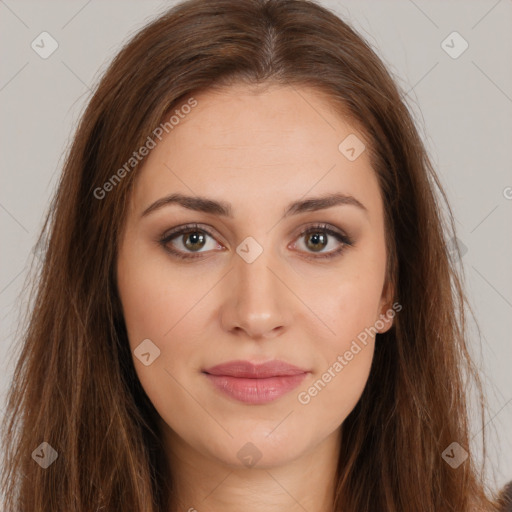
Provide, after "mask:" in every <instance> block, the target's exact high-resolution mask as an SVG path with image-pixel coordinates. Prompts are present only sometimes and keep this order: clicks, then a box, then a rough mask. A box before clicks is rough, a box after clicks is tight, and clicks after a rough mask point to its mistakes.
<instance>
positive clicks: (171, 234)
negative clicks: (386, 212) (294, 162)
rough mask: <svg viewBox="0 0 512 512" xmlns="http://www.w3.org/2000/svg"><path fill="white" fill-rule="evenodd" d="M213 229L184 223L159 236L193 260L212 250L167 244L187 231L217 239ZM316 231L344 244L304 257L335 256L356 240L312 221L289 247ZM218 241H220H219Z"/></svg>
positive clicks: (160, 240) (197, 224)
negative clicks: (197, 249)
mask: <svg viewBox="0 0 512 512" xmlns="http://www.w3.org/2000/svg"><path fill="white" fill-rule="evenodd" d="M211 229H212V228H211V226H207V225H204V224H199V223H190V224H184V225H181V226H177V227H175V228H172V229H170V230H167V231H166V232H164V234H163V235H161V236H160V237H159V238H158V242H159V243H160V244H161V245H162V246H163V247H164V249H165V250H166V251H168V252H169V253H171V254H172V255H174V256H177V257H178V258H181V259H184V260H192V259H196V258H201V257H203V256H201V255H202V254H208V253H210V252H212V251H203V252H196V253H194V252H184V251H181V250H177V249H170V248H169V247H168V246H167V244H168V243H169V242H170V241H171V240H172V239H173V238H176V237H178V236H179V235H184V234H186V233H189V232H195V231H198V232H202V233H205V234H206V235H207V236H209V237H211V238H213V239H214V240H216V237H215V236H214V235H213V234H212V233H211V231H210V230H211ZM316 231H321V232H324V233H326V234H327V235H328V236H331V237H334V238H336V239H337V240H338V242H339V243H340V244H342V246H341V248H339V249H336V250H331V251H329V252H325V253H322V252H319V253H314V252H305V251H299V252H300V253H301V254H303V253H304V255H303V257H305V258H306V259H313V260H321V259H328V258H334V257H336V256H338V255H340V254H341V253H342V252H344V250H345V249H346V247H347V246H353V245H354V240H353V239H352V237H351V236H349V235H348V234H347V233H346V232H344V231H343V230H341V229H339V228H337V227H336V226H334V225H331V224H328V223H325V222H316V223H311V224H310V225H308V226H306V227H302V228H300V230H298V233H297V234H296V235H294V241H293V242H292V243H291V244H289V245H288V246H287V247H289V246H290V245H293V246H295V244H296V243H297V239H299V238H301V237H303V236H305V235H307V234H309V233H314V232H316ZM221 238H222V237H221ZM216 241H217V240H216ZM217 243H219V242H218V241H217Z"/></svg>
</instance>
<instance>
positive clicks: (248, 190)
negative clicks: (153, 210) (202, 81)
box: [134, 84, 379, 210]
mask: <svg viewBox="0 0 512 512" xmlns="http://www.w3.org/2000/svg"><path fill="white" fill-rule="evenodd" d="M193 97H194V99H195V100H196V102H197V105H196V106H194V108H193V109H187V110H186V111H187V112H188V113H186V114H185V113H184V111H181V112H180V107H179V106H178V107H176V109H175V110H178V113H180V114H181V115H179V117H175V120H178V122H176V123H175V124H174V125H173V127H172V129H170V131H169V133H167V134H164V136H163V139H162V141H160V142H158V144H157V146H156V148H154V149H153V150H151V152H150V154H149V155H148V157H147V159H146V161H145V163H144V166H143V168H142V171H141V175H140V176H139V177H138V178H137V185H136V187H135V193H134V200H135V202H136V203H140V207H143V206H144V205H147V203H148V202H149V201H151V200H156V199H158V197H160V196H162V195H164V194H165V193H170V192H173V191H176V190H178V189H179V191H183V192H185V193H191V192H193V193H195V194H198V195H205V196H209V197H216V198H218V199H229V200H230V201H231V202H233V203H234V204H235V210H236V202H237V200H238V202H239V206H240V207H241V208H242V207H243V206H244V204H245V203H246V202H247V201H249V202H250V201H252V200H255V201H256V200H257V201H260V203H261V204H268V205H269V206H271V205H275V204H276V201H279V203H281V202H283V203H284V202H286V203H288V202H289V201H288V200H293V199H297V198H298V197H300V196H304V195H305V194H307V193H308V191H309V190H311V193H312V194H313V193H315V194H320V193H326V192H334V191H340V192H343V193H350V194H353V195H359V196H361V197H366V199H367V201H370V202H371V201H373V202H375V200H376V197H375V195H379V189H378V184H377V181H376V177H375V173H374V171H373V169H372V168H371V165H370V160H369V155H368V151H362V153H361V154H360V156H358V157H357V158H356V159H355V160H350V159H349V158H347V156H346V154H344V153H343V150H344V146H343V144H342V146H341V149H340V143H343V141H345V140H349V141H356V145H357V144H358V143H359V144H360V147H356V149H357V150H358V151H359V150H360V148H361V147H363V146H362V144H363V143H365V144H367V142H366V141H365V135H364V134H363V133H361V131H360V130H358V129H356V127H355V125H354V124H352V123H350V122H349V121H348V120H347V118H345V117H343V116H341V115H340V114H339V113H338V112H337V111H336V110H335V109H334V106H333V104H332V103H331V102H330V101H329V100H328V99H327V97H326V96H325V95H323V94H321V93H320V92H318V91H316V90H314V89H310V88H305V87H297V86H271V87H265V88H254V87H249V86H247V85H241V84H240V85H235V86H229V87H225V88H221V89H216V90H207V91H203V92H201V93H199V94H196V95H194V96H193ZM170 114H172V113H170ZM347 138H348V139H347ZM357 141H359V142H357ZM352 145H353V144H352ZM280 198H282V199H280Z"/></svg>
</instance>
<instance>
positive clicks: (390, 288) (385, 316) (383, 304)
mask: <svg viewBox="0 0 512 512" xmlns="http://www.w3.org/2000/svg"><path fill="white" fill-rule="evenodd" d="M394 296H395V287H394V284H393V283H392V282H391V281H390V280H389V279H386V282H385V283H384V286H383V289H382V296H381V299H380V302H379V316H378V317H377V318H376V320H375V327H376V329H377V332H378V333H379V334H383V333H385V332H386V331H389V329H391V327H392V325H393V318H394V317H395V314H396V311H400V310H401V309H402V306H401V305H400V304H398V303H396V304H393V298H394ZM396 306H397V307H396Z"/></svg>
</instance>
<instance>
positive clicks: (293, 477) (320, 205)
mask: <svg viewBox="0 0 512 512" xmlns="http://www.w3.org/2000/svg"><path fill="white" fill-rule="evenodd" d="M436 189H437V190H436ZM437 194H440V196H441V197H442V198H443V199H444V194H443V192H442V189H441V186H440V183H439V181H438V178H437V177H436V174H435V172H434V170H433V169H432V167H431V164H430V162H429V160H428V157H427V155H426V152H425V149H424V147H423V145H422V143H421V140H420V138H419V136H418V133H417V131H416V128H415V127H414V124H413V122H412V119H411V116H410V114H409V112H408V110H407V108H406V106H405V105H404V104H403V103H402V101H401V98H400V93H399V91H398V90H397V87H396V85H395V84H394V83H393V81H392V79H391V77H390V76H389V74H388V72H387V71H386V70H385V68H384V66H383V64H382V63H381V62H380V60H379V59H378V58H377V57H376V55H375V54H374V53H373V51H372V50H371V49H370V48H369V47H368V46H367V44H366V43H365V42H364V41H363V40H362V39H361V38H360V37H359V36H358V35H357V34H356V33H355V32H354V31H353V30H352V29H350V28H349V27H348V26H347V25H346V24H345V23H344V22H343V21H341V20H340V19H339V18H337V17H336V16H335V15H333V14H332V13H330V12H329V11H328V10H326V9H324V8H322V7H320V6H318V5H316V4H314V3H310V2H306V1H303V0H270V1H268V2H264V1H262V0H243V1H240V0H220V1H213V2H202V1H199V0H189V1H188V2H184V3H182V4H180V5H178V6H176V7H174V8H173V9H171V10H170V11H169V12H168V13H166V14H164V15H163V16H161V17H160V18H159V19H157V20H156V21H154V22H152V23H151V24H150V25H149V26H147V27H146V28H144V29H143V30H142V31H141V32H139V33H138V34H137V35H136V36H135V37H134V38H133V39H132V40H131V41H130V42H129V43H128V44H127V45H126V46H125V48H124V49H123V50H122V51H121V52H120V53H119V55H118V56H117V57H116V58H115V60H114V62H113V63H112V65H111V66H110V68H109V69H108V70H107V72H106V73H105V75H104V77H103V79H102V81H101V83H100V84H99V86H98V88H97V90H96V92H95V94H94V96H93V97H92V99H91V101H90V103H89V105H88V108H87V110H86V111H85V113H84V115H83V118H82V120H81V122H80V125H79V128H78V131H77V133H76V136H75V139H74V142H73V145H72V147H71V149H70V152H69V155H68V158H67V161H66V164H65V167H64V172H63V176H62V180H61V182H60V185H59V188H58V192H57V194H56V197H55V201H54V203H53V205H52V210H51V213H50V215H49V217H48V219H47V223H46V229H45V232H44V233H48V245H47V252H46V259H45V261H44V265H43V268H42V273H41V276H40V281H39V289H38V294H37V297H36V301H35V307H34V310H33V313H32V316H31V320H30V324H29V326H28V329H27V332H26V337H25V343H24V346H23V351H22V354H21V356H20V359H19V362H18V365H17V368H16V374H15V379H14V382H13V387H12V390H11V393H10V397H9V404H8V406H9V413H10V414H9V416H8V417H9V422H8V423H6V426H5V446H6V450H5V451H6V453H7V455H6V463H5V470H4V476H3V487H4V490H5V493H6V496H7V499H8V501H7V509H8V510H13V511H14V510H19V511H21V510H30V511H38V512H39V511H41V512H42V511H50V510H51V511H56V510H73V511H77V512H82V511H84V512H85V511H86V510H87V511H91V510H105V511H110V510H112V511H113V510H123V511H134V512H135V511H138V512H142V511H144V512H150V511H155V512H156V511H166V512H167V511H169V512H171V511H172V512H175V511H178V510H189V511H192V510H198V511H200V512H201V511H213V510H224V511H230V510H241V509H245V510H251V511H259V510H291V511H295V510H308V511H310V512H315V511H326V510H332V511H344V512H347V511H358V512H362V511H368V512H370V511H395V510H403V511H410V510H414V511H425V512H427V511H428V512H432V511H434V510H435V511H441V510H442V511H444V510H446V511H448V510H450V511H457V512H463V511H473V510H479V511H491V510H499V508H498V507H499V506H500V505H502V504H503V500H501V501H500V500H498V499H496V498H495V497H490V496H488V495H487V494H486V490H485V488H484V484H483V477H482V474H483V473H482V471H483V468H479V467H478V466H477V464H476V462H475V461H474V459H473V456H472V454H471V450H470V446H469V444H470V438H469V430H468V414H467V407H466V396H465V390H466V386H467V382H468V379H469V378H471V379H473V380H474V381H475V382H476V384H477V386H480V383H479V379H478V375H477V373H476V371H475V369H474V367H473V366H472V363H471V360H470V358H469V355H468V352H467V348H466V339H465V338H466V336H465V331H464V322H465V320H464V309H463V307H461V306H462V305H463V304H464V303H465V298H464V293H463V290H462V287H461V282H460V279H459V277H458V275H457V271H456V269H455V268H454V267H453V265H452V264H451V262H450V260H449V257H448V250H447V244H446V241H445V240H446V231H447V230H451V232H452V233H453V232H454V228H453V220H452V217H451V213H450V212H449V208H448V221H449V222H448V223H445V222H444V220H443V218H442V217H441V215H440V206H441V203H440V200H439V198H438V196H437ZM478 389H480V388H478ZM16 429H17V430H16Z"/></svg>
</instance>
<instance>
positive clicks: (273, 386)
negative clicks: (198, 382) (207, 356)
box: [203, 360, 310, 405]
mask: <svg viewBox="0 0 512 512" xmlns="http://www.w3.org/2000/svg"><path fill="white" fill-rule="evenodd" d="M203 373H204V374H205V375H206V377H207V378H208V380H209V381H210V382H211V383H212V384H213V386H214V387H215V388H216V389H217V390H219V391H221V392H222V393H223V394H225V395H227V396H229V397H230V398H232V399H234V400H237V401H239V402H244V403H247V404H252V405H257V404H265V403H268V402H272V401H274V400H277V399H278V398H280V397H281V396H283V395H285V394H286V393H288V392H290V391H291V390H292V389H294V388H296V387H297V386H298V385H299V384H300V383H301V382H302V380H303V379H304V378H305V377H306V375H307V374H308V373H310V372H309V371H308V370H305V369H302V368H298V367H297V366H294V365H291V364H289V363H286V362H284V361H279V360H274V361H269V362H267V363H262V364H254V363H251V362H250V361H230V362H227V363H222V364H219V365H216V366H213V367H211V368H207V369H206V370H203Z"/></svg>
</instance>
